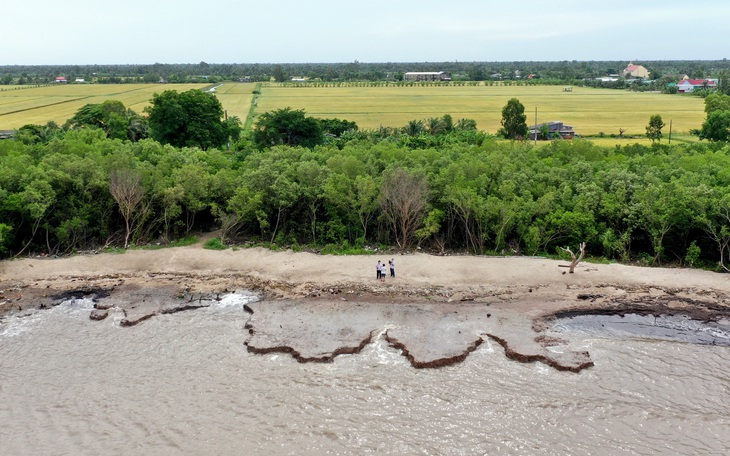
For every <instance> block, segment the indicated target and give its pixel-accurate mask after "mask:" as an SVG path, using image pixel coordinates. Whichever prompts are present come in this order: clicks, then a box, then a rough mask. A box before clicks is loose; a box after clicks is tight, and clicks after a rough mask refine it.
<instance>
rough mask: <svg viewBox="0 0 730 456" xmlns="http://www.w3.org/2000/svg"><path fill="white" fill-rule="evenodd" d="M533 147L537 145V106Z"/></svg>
mask: <svg viewBox="0 0 730 456" xmlns="http://www.w3.org/2000/svg"><path fill="white" fill-rule="evenodd" d="M535 147H537V106H535Z"/></svg>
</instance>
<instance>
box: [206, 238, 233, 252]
mask: <svg viewBox="0 0 730 456" xmlns="http://www.w3.org/2000/svg"><path fill="white" fill-rule="evenodd" d="M203 248H204V249H209V250H225V249H227V248H228V247H226V245H225V244H223V242H221V239H220V238H217V237H216V238H213V239H210V240H209V241H207V242H206V243H205V244H203Z"/></svg>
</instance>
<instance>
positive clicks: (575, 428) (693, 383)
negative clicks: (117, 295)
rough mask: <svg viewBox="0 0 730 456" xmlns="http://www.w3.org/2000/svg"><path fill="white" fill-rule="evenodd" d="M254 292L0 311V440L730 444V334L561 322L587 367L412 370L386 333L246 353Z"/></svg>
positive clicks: (494, 358)
mask: <svg viewBox="0 0 730 456" xmlns="http://www.w3.org/2000/svg"><path fill="white" fill-rule="evenodd" d="M247 299H251V298H249V297H246V296H244V295H237V296H236V295H234V296H228V297H226V298H225V299H224V300H223V301H221V302H220V303H219V304H216V305H215V306H214V307H210V308H205V309H199V310H195V311H188V312H181V313H177V314H171V315H161V316H158V317H154V318H152V319H150V320H147V321H145V322H144V323H142V324H140V325H138V326H134V327H131V328H124V327H120V326H119V321H120V320H121V318H122V315H121V314H120V313H116V314H115V313H112V314H111V315H110V317H109V318H107V319H106V320H104V321H101V322H92V321H90V320H89V317H88V316H89V311H90V309H91V307H92V304H91V302H90V301H85V300H79V301H69V302H66V303H64V304H62V305H60V306H58V307H55V308H53V309H50V310H42V311H35V312H33V313H32V314H30V315H28V316H25V317H22V318H18V317H16V316H11V317H7V318H5V319H4V320H2V321H0V455H229V454H230V455H239V454H240V455H367V454H373V455H375V454H378V455H380V454H394V455H419V454H420V455H483V454H489V455H491V454H520V455H533V454H534V455H559V454H575V455H584V454H594V455H604V454H605V455H621V454H627V455H654V454H663V455H668V454H678V455H688V454H712V455H722V454H730V347H727V346H712V345H697V344H690V343H684V342H676V341H667V340H655V339H648V338H635V337H621V338H617V337H615V336H612V337H609V336H602V335H600V334H596V333H595V332H592V331H581V330H580V329H575V328H570V327H569V326H570V325H565V326H566V327H565V328H563V337H568V338H569V340H570V346H569V348H570V349H582V350H588V351H589V352H590V353H591V357H592V359H593V361H594V362H595V366H594V367H592V368H589V369H587V370H584V371H582V372H581V373H579V374H574V373H567V372H558V371H555V370H553V369H552V368H550V367H547V366H545V365H543V364H540V363H535V364H521V363H518V362H515V361H510V360H508V359H507V358H506V357H505V356H504V353H503V350H502V348H501V347H500V346H499V345H497V344H496V343H494V342H491V341H489V340H487V341H485V342H484V343H483V344H482V345H481V346H479V348H478V349H477V350H476V351H474V352H473V353H472V354H471V355H470V356H469V357H467V359H466V360H465V361H464V362H463V363H461V364H457V365H453V366H449V367H445V368H439V369H414V368H412V367H411V366H410V364H409V363H408V361H407V360H406V359H405V358H404V357H403V356H401V354H400V352H399V351H398V350H396V349H394V348H391V347H389V346H388V344H387V343H386V342H385V341H384V340H383V338H382V337H378V338H376V339H375V341H374V342H373V343H371V344H370V345H368V346H367V347H366V348H365V349H364V350H363V351H362V352H361V353H359V354H357V355H346V356H340V357H338V358H336V359H335V362H333V363H330V364H299V363H297V362H296V361H295V360H293V359H292V358H291V357H290V356H288V355H284V354H278V355H253V354H250V353H248V352H247V351H246V347H245V346H244V344H243V341H244V340H245V337H246V331H245V329H244V328H243V326H244V323H245V321H246V319H247V315H246V314H245V313H244V312H243V311H242V309H241V307H242V303H243V302H245V300H247Z"/></svg>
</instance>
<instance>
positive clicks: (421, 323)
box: [246, 300, 593, 372]
mask: <svg viewBox="0 0 730 456" xmlns="http://www.w3.org/2000/svg"><path fill="white" fill-rule="evenodd" d="M250 307H251V309H252V310H253V314H251V316H250V319H249V320H248V322H247V323H246V327H247V328H249V330H250V332H251V335H250V337H249V339H248V340H247V341H246V344H247V345H248V349H249V351H250V352H252V353H272V352H278V353H289V354H291V355H292V356H293V357H294V358H295V359H296V360H297V361H299V362H330V361H332V360H334V358H335V357H336V356H338V355H340V354H352V353H357V352H359V351H360V350H362V348H364V346H365V345H366V344H367V343H370V342H371V340H372V337H373V335H374V334H382V337H383V338H384V339H385V340H386V341H387V342H388V343H389V344H390V345H391V346H392V347H394V348H396V349H398V350H400V351H401V354H402V355H403V356H404V357H405V358H406V359H408V361H409V362H410V364H411V365H412V366H413V367H415V368H419V369H423V368H438V367H443V366H449V365H453V364H457V363H460V362H463V361H464V360H465V359H467V357H468V356H469V354H470V353H472V352H473V351H474V350H476V349H477V348H478V347H479V346H480V345H482V344H483V343H484V341H485V338H484V337H488V338H490V339H491V340H494V341H496V342H497V343H498V344H499V345H501V346H502V347H503V348H504V350H505V354H506V355H507V356H508V357H509V358H510V359H513V360H516V361H520V362H534V361H540V362H543V363H545V364H546V365H548V366H551V367H553V368H555V369H558V370H561V371H570V372H579V371H580V370H582V369H585V368H587V367H590V366H592V365H593V363H592V361H591V360H590V357H589V356H588V353H586V352H573V351H571V350H567V349H564V348H563V349H562V350H551V349H550V347H555V346H556V345H563V344H564V343H565V342H566V341H564V340H560V339H556V338H552V339H548V338H546V337H544V336H543V337H539V336H538V335H537V334H535V333H534V332H533V330H532V328H531V325H532V322H531V320H530V319H529V318H526V317H524V316H520V315H517V314H514V313H512V312H509V311H501V310H494V309H493V308H492V307H491V306H489V305H487V304H483V303H481V304H480V303H465V302H459V303H450V304H433V303H419V304H399V305H387V304H378V303H370V302H367V303H366V302H359V303H350V302H342V301H321V300H318V301H300V302H297V301H260V302H256V303H251V304H250ZM363 334H367V335H368V336H367V337H363ZM358 340H359V341H361V342H360V343H359V344H355V343H354V342H356V341H358Z"/></svg>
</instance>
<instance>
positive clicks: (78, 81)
mask: <svg viewBox="0 0 730 456" xmlns="http://www.w3.org/2000/svg"><path fill="white" fill-rule="evenodd" d="M74 82H75V83H76V84H84V83H85V82H86V81H85V80H84V78H76V80H75V81H74Z"/></svg>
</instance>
